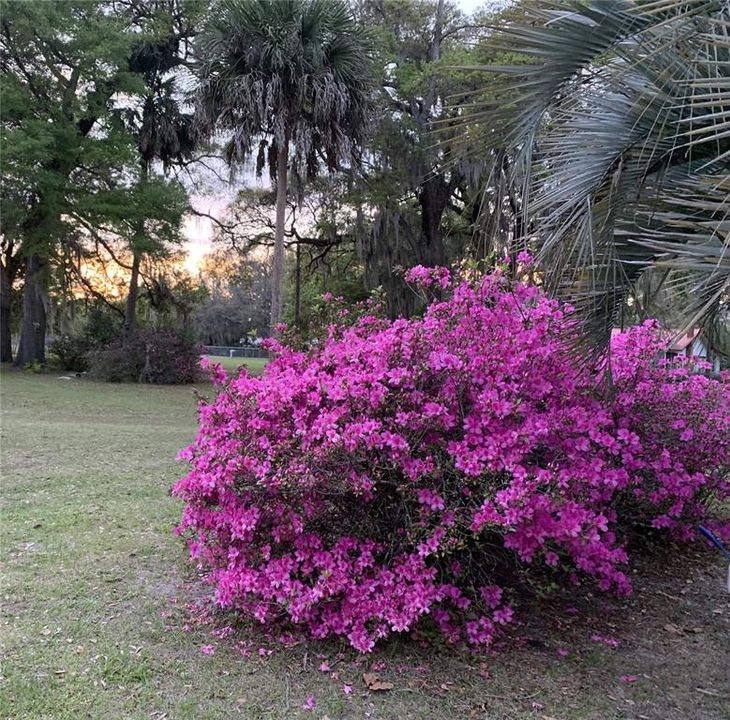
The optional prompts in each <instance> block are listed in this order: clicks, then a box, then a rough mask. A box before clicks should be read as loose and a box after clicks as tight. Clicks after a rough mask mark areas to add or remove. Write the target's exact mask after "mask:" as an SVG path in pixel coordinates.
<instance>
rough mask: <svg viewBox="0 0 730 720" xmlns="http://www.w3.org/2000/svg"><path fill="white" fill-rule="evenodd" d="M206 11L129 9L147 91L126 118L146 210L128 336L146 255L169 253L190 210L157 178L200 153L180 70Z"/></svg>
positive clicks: (138, 233)
mask: <svg viewBox="0 0 730 720" xmlns="http://www.w3.org/2000/svg"><path fill="white" fill-rule="evenodd" d="M202 10H203V6H202V4H201V3H200V2H192V1H191V0H155V2H153V3H150V2H147V1H146V2H141V1H140V0H136V1H135V2H132V4H131V7H130V10H129V12H130V14H131V16H132V19H133V26H134V28H135V30H137V31H138V32H139V34H140V35H141V39H140V40H139V41H138V42H137V43H136V44H135V45H134V47H133V49H132V52H131V55H130V59H129V67H130V69H131V70H132V71H133V72H135V73H139V74H140V75H141V76H142V78H143V79H144V91H143V94H142V95H141V96H140V97H139V98H137V105H136V106H135V107H133V108H131V109H130V111H129V112H128V113H127V115H126V120H127V125H128V127H129V130H130V132H131V133H132V134H133V135H134V136H135V137H136V140H137V150H138V153H139V167H140V173H139V178H138V181H137V186H136V188H135V193H136V195H137V198H138V200H139V203H138V204H136V206H137V207H138V208H140V209H141V210H143V212H142V213H140V214H138V217H137V218H136V220H135V222H134V224H133V227H132V228H130V229H131V234H130V240H129V245H130V249H131V252H132V264H131V268H130V280H129V291H128V293H127V301H126V306H125V318H124V327H125V334H126V335H127V336H129V335H131V334H132V333H133V331H134V329H135V325H136V321H137V298H138V296H139V274H140V268H141V265H142V260H143V258H144V256H145V255H146V254H153V255H157V256H160V255H164V254H165V251H166V247H167V244H169V243H170V242H179V240H180V238H179V235H178V231H179V229H180V218H181V215H182V211H183V210H184V206H181V204H180V200H181V193H180V192H179V190H180V189H181V188H177V187H176V183H165V182H164V181H163V180H162V178H160V177H157V178H151V175H153V174H154V170H155V167H154V166H155V164H156V163H157V164H160V165H161V166H162V169H163V171H167V169H168V168H169V167H170V166H171V165H174V164H178V163H181V162H184V161H186V160H189V159H190V158H191V157H192V155H193V151H194V150H195V143H194V140H193V133H192V128H191V124H192V123H191V120H192V115H191V114H190V113H188V112H186V111H185V110H184V108H183V93H182V91H181V90H180V88H179V87H178V84H179V81H180V72H179V71H180V68H181V67H182V66H183V65H184V64H185V63H186V58H187V55H188V52H189V44H190V41H191V39H192V38H193V37H194V35H195V26H196V23H197V21H198V20H199V19H200V17H201V15H202ZM151 180H152V181H151ZM165 193H167V194H168V195H169V197H165ZM183 203H184V199H183ZM164 209H167V210H168V213H167V217H165V218H164V222H162V223H159V222H158V223H157V227H150V222H149V220H148V219H149V218H154V217H155V215H160V214H161V213H160V211H161V210H164ZM155 230H157V232H155ZM160 231H162V232H160Z"/></svg>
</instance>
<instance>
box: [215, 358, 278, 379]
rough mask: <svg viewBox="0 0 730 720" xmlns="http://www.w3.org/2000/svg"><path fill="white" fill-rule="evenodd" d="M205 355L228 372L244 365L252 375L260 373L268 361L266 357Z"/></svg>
mask: <svg viewBox="0 0 730 720" xmlns="http://www.w3.org/2000/svg"><path fill="white" fill-rule="evenodd" d="M206 357H207V358H208V359H209V360H210V361H211V362H216V363H219V364H220V365H221V366H222V367H223V368H224V369H225V370H227V371H228V373H229V374H230V373H233V372H235V371H236V370H238V368H239V367H241V365H245V366H246V367H247V368H248V371H249V372H250V373H251V374H252V375H261V374H262V373H263V372H264V368H265V367H266V366H267V364H268V362H269V361H268V360H267V359H266V358H235V357H234V358H230V357H220V356H218V355H206Z"/></svg>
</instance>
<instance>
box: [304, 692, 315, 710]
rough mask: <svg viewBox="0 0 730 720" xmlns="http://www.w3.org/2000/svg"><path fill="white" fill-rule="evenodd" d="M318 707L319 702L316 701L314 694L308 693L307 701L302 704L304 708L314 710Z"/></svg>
mask: <svg viewBox="0 0 730 720" xmlns="http://www.w3.org/2000/svg"><path fill="white" fill-rule="evenodd" d="M316 707H317V703H316V702H315V701H314V695H308V696H307V700H306V702H305V703H304V705H302V708H303V709H304V710H309V711H312V710H314V708H316Z"/></svg>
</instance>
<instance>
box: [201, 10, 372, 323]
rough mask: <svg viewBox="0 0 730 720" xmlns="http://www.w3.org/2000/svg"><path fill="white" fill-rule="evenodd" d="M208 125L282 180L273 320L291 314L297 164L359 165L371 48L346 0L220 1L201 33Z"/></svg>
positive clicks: (300, 172)
mask: <svg viewBox="0 0 730 720" xmlns="http://www.w3.org/2000/svg"><path fill="white" fill-rule="evenodd" d="M197 54H198V58H199V63H198V79H199V86H198V88H197V91H196V110H197V118H198V124H199V127H200V128H201V130H202V132H203V133H204V134H206V135H211V134H212V133H213V132H215V131H216V130H225V131H229V132H230V133H231V138H230V140H229V142H228V143H227V146H226V153H225V155H226V159H227V161H228V162H229V163H232V164H235V163H239V162H242V161H243V160H244V159H245V158H246V157H248V156H250V155H251V154H252V153H253V150H254V146H257V147H258V152H257V163H256V169H257V173H259V174H260V173H261V171H262V170H263V168H264V167H265V166H267V165H268V168H269V172H270V174H271V178H272V181H273V182H274V183H275V185H276V231H275V237H274V257H273V266H272V281H271V285H272V287H271V326H272V329H273V328H274V327H275V326H276V324H277V323H278V322H279V321H280V319H281V312H282V304H283V298H282V277H283V270H284V222H285V210H286V197H287V184H288V181H289V179H290V173H289V169H291V173H292V174H293V176H294V179H297V180H299V181H302V182H303V181H304V180H305V179H307V178H311V177H312V176H314V175H315V174H316V173H317V170H318V168H319V167H320V165H321V164H322V163H323V164H324V165H325V166H326V167H327V169H328V170H329V171H334V170H335V169H337V168H338V167H340V166H342V165H345V164H350V165H353V164H356V163H357V162H358V147H359V144H360V141H361V139H362V135H363V132H364V128H365V125H366V120H367V109H368V101H369V96H370V87H371V84H370V58H369V45H368V43H367V40H366V37H365V35H364V34H363V30H362V29H361V28H359V27H358V26H357V23H356V22H355V18H354V16H353V13H352V10H351V7H350V6H349V5H348V3H347V2H346V1H345V0H220V2H218V3H217V4H216V5H215V6H214V7H213V9H212V10H211V12H210V15H209V17H208V19H207V22H206V23H205V26H204V27H203V29H202V30H201V33H200V35H199V37H198V39H197Z"/></svg>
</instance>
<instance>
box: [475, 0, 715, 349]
mask: <svg viewBox="0 0 730 720" xmlns="http://www.w3.org/2000/svg"><path fill="white" fill-rule="evenodd" d="M728 27H730V7H729V6H728V3H727V2H724V1H722V0H690V2H684V1H681V2H680V0H667V2H658V3H645V2H639V1H638V0H617V1H616V2H601V1H600V0H590V1H588V2H577V1H572V0H571V1H569V2H564V3H558V4H556V3H554V2H550V1H549V0H544V1H543V0H529V1H525V2H522V3H520V4H519V5H518V6H517V7H515V8H512V9H510V10H509V11H508V12H507V13H506V14H505V15H504V18H503V22H502V27H501V29H500V31H499V32H496V33H494V34H493V35H492V36H491V37H490V39H489V41H488V43H487V44H488V46H489V47H490V48H491V49H492V50H493V51H495V52H516V53H519V54H521V55H522V56H523V57H525V58H527V60H528V63H527V64H522V65H514V64H507V65H501V66H498V67H487V68H485V69H487V70H491V71H492V72H495V73H498V74H499V75H501V77H502V78H503V81H502V82H501V83H500V84H499V90H498V92H497V93H496V97H495V101H494V102H492V103H489V104H488V105H486V106H484V107H481V108H472V112H471V113H470V115H469V117H468V121H469V122H470V123H471V124H472V126H474V125H480V124H481V126H482V128H483V130H484V131H485V132H484V133H483V134H482V137H483V144H482V156H483V157H484V156H486V157H489V158H494V157H496V156H497V153H495V150H499V151H502V150H504V151H506V152H507V153H508V154H509V155H510V157H511V158H512V159H513V164H512V168H511V171H510V174H511V178H512V180H513V181H514V182H517V183H519V184H520V185H521V186H522V188H523V194H522V212H523V214H524V217H525V219H526V222H525V224H523V225H522V227H521V229H520V231H519V232H517V233H516V236H517V237H516V238H515V239H516V240H517V241H518V242H519V243H521V244H524V245H527V246H536V247H537V249H538V250H539V252H540V254H541V257H542V259H543V261H544V262H543V269H544V272H545V276H544V279H545V282H546V283H547V285H548V286H549V287H550V288H551V289H552V290H553V291H554V292H556V293H559V294H561V295H563V296H564V297H568V298H569V299H570V300H572V301H573V302H574V304H576V305H577V307H578V309H579V311H580V312H581V313H582V317H583V318H584V320H585V323H586V329H587V330H588V331H589V333H590V335H591V336H592V337H594V338H602V339H603V341H604V342H605V341H606V340H607V338H608V336H609V334H610V330H611V328H612V327H613V326H614V324H616V323H617V322H620V317H621V313H622V312H623V311H624V308H625V307H626V304H627V303H631V304H632V305H633V306H634V308H636V305H637V303H641V304H643V305H646V304H647V302H649V303H650V301H651V297H652V296H653V295H655V294H656V292H657V290H658V289H661V291H662V297H663V298H665V299H666V298H667V297H674V298H676V299H681V298H684V299H685V300H684V302H685V303H686V304H685V306H684V308H683V310H684V312H683V313H682V316H683V318H684V321H683V322H684V324H686V325H687V326H689V325H693V324H695V323H697V322H698V321H700V320H702V319H703V318H705V319H706V318H712V317H715V318H722V316H723V313H725V318H726V317H727V304H728V300H729V299H730V297H729V296H730V252H729V251H730V242H729V238H730V227H729V226H728V216H729V215H730V192H729V191H730V170H729V168H730V112H729V110H728V108H730V44H729V43H728ZM485 148H486V151H487V152H486V153H485ZM647 271H648V272H651V273H652V274H654V275H655V276H656V277H655V279H654V281H652V282H646V281H645V279H644V278H643V277H642V276H643V275H644V274H645V273H646V272H647ZM668 288H672V289H673V291H674V292H673V293H671V294H670V295H667V289H668Z"/></svg>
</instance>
